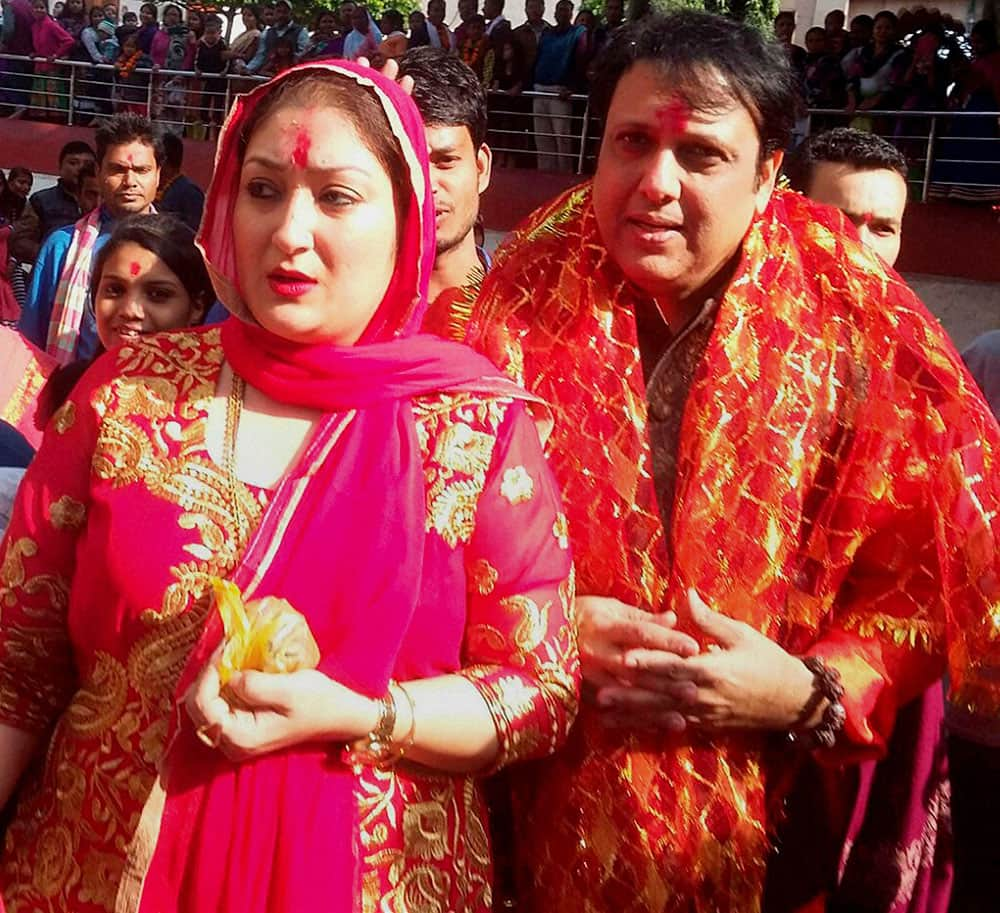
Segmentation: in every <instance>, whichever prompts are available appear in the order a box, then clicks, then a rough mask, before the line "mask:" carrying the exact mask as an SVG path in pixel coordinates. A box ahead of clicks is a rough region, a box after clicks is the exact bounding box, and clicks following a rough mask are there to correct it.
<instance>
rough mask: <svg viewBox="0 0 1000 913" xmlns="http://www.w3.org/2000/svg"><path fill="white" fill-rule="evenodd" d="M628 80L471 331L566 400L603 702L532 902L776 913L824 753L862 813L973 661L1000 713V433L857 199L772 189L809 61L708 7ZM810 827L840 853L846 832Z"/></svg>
mask: <svg viewBox="0 0 1000 913" xmlns="http://www.w3.org/2000/svg"><path fill="white" fill-rule="evenodd" d="M598 70H599V72H598V74H597V77H596V80H595V89H594V94H593V96H592V104H593V105H594V106H595V108H596V109H597V111H598V112H599V113H600V115H601V116H602V119H603V123H604V127H605V130H604V140H603V145H602V149H601V155H600V160H599V164H598V169H597V173H596V175H595V177H594V180H593V182H592V183H590V184H586V185H583V186H581V187H578V188H576V189H574V190H571V191H569V192H568V193H566V194H564V195H563V196H562V197H560V198H559V199H557V200H556V201H555V202H553V203H552V204H550V205H548V206H546V207H545V208H543V209H542V210H540V211H539V212H537V213H535V214H534V215H533V216H532V217H531V218H530V219H529V220H528V222H527V224H525V225H524V226H522V227H521V228H520V230H519V231H518V232H517V233H516V235H515V236H514V238H513V239H512V240H511V241H510V243H509V244H508V245H506V247H505V248H503V249H501V251H500V252H499V253H498V256H497V259H496V262H495V267H494V271H493V272H491V273H490V275H489V276H488V277H487V279H486V281H485V283H484V286H483V290H482V294H481V297H480V299H479V301H478V303H477V305H476V307H475V309H474V311H473V313H472V315H471V317H470V318H469V321H468V324H467V334H466V336H467V339H468V341H470V342H471V343H472V344H473V345H475V346H477V347H479V348H480V349H482V350H483V351H485V352H487V353H488V354H490V355H491V356H492V357H493V358H494V359H495V360H496V361H497V362H499V363H500V364H501V365H503V366H504V367H505V368H506V369H507V370H508V371H509V373H510V374H511V375H513V376H515V377H518V378H520V379H523V381H524V382H525V384H526V385H527V387H528V389H529V390H530V391H531V392H533V393H535V394H537V395H538V396H540V397H542V398H544V399H545V400H547V401H548V402H549V403H550V404H551V405H552V407H553V410H554V413H555V418H556V430H555V433H554V435H553V437H552V438H551V439H550V446H549V450H550V456H551V462H552V465H553V468H554V470H555V472H556V475H557V477H558V479H559V481H560V483H561V485H562V488H563V494H564V498H565V501H566V505H567V514H568V517H569V524H568V531H566V534H567V535H568V538H569V539H570V540H571V542H572V545H573V549H574V553H575V558H576V561H577V591H578V592H579V593H581V594H583V595H582V596H581V597H580V599H579V601H578V616H579V633H580V648H581V656H582V660H583V664H584V674H585V677H586V680H587V683H588V686H589V692H590V698H591V701H590V706H589V708H588V709H587V710H586V711H585V712H583V713H582V714H581V717H580V722H579V724H578V726H577V727H576V730H575V733H574V735H573V736H571V739H570V744H569V746H568V748H567V749H566V750H564V751H563V752H562V753H561V755H559V756H557V757H556V758H554V759H552V760H551V761H547V762H546V763H545V765H542V766H539V767H537V768H536V769H535V770H534V771H533V776H532V778H531V779H530V781H529V780H528V779H527V778H523V779H522V781H521V782H519V783H518V784H516V787H517V788H516V790H515V794H516V799H517V802H518V803H519V806H520V811H521V818H520V820H523V821H525V822H530V824H526V825H525V826H523V827H521V828H519V829H518V830H519V833H518V838H519V841H520V843H519V845H518V846H517V848H516V849H517V856H518V861H519V892H520V898H519V900H520V906H519V909H522V910H528V911H531V913H536V911H537V913H540V911H545V913H756V911H760V910H762V909H765V904H766V903H767V907H766V908H767V909H768V910H773V909H779V908H780V907H779V905H778V904H773V905H772V904H770V902H769V901H765V897H764V882H765V872H766V868H767V865H768V859H769V856H770V854H771V853H772V849H773V844H774V835H775V832H776V830H777V828H778V826H779V824H780V823H781V817H782V816H781V802H780V800H781V797H782V795H783V790H784V788H785V785H786V784H787V783H788V781H789V780H790V779H791V778H792V777H793V775H794V774H795V772H796V769H797V767H798V765H799V763H800V761H801V760H802V759H804V758H805V757H807V756H808V754H809V753H810V752H813V753H814V754H815V755H816V756H817V758H818V759H819V760H822V761H823V762H825V763H826V765H827V766H828V768H829V769H830V770H831V772H832V774H833V776H832V777H831V782H830V784H829V785H830V789H831V797H832V798H833V799H834V800H838V796H840V793H839V792H838V790H840V789H841V788H842V787H844V786H845V784H846V782H847V780H848V779H849V778H848V777H847V776H846V772H847V768H846V766H845V765H848V764H851V763H853V762H857V761H858V760H861V759H864V758H868V757H877V756H879V754H880V753H881V752H882V751H883V750H884V747H885V744H886V739H887V738H888V736H889V734H890V731H891V729H892V725H893V720H894V717H895V713H896V709H897V707H898V706H899V705H900V704H902V703H904V702H906V701H907V700H910V699H911V698H913V697H914V696H916V695H917V694H919V693H920V692H921V690H922V689H925V688H926V687H928V686H929V684H930V683H931V682H932V681H934V680H935V679H936V678H938V677H939V676H940V675H941V674H942V671H944V670H945V669H946V668H948V669H949V671H950V674H951V681H952V688H953V699H954V700H957V701H959V702H961V703H962V704H963V705H966V706H970V707H977V708H979V709H981V710H982V711H984V712H987V713H996V712H997V710H998V707H1000V693H998V685H997V682H1000V674H998V673H1000V658H998V646H1000V583H998V577H997V548H996V537H997V532H998V520H997V514H998V504H1000V496H998V484H1000V483H998V478H1000V476H998V472H997V465H996V461H997V454H998V453H1000V430H998V428H997V425H996V422H995V421H994V419H993V418H992V416H991V415H990V414H989V412H988V410H987V408H986V406H985V404H984V403H983V401H982V399H981V397H980V395H979V393H978V392H977V391H976V389H975V386H974V384H973V382H972V380H971V379H970V378H969V376H968V374H967V373H966V371H965V370H964V368H963V367H962V365H961V363H960V361H959V360H958V358H957V356H956V354H955V352H954V350H953V348H952V346H951V345H950V343H949V342H948V341H947V339H946V337H945V336H944V334H943V332H942V331H941V329H940V327H939V326H938V325H937V324H936V323H935V322H934V321H933V319H932V318H931V317H930V316H929V315H928V313H927V312H926V310H925V309H924V307H923V306H922V305H921V304H920V302H919V301H918V300H917V299H916V297H915V296H914V295H913V293H912V292H911V291H910V290H909V289H908V288H907V287H906V285H905V284H904V283H903V282H902V281H901V280H900V279H899V277H898V276H897V275H896V274H895V273H893V272H892V271H891V270H890V269H889V268H888V267H886V266H885V264H884V263H883V262H882V261H881V260H879V258H878V257H877V256H875V255H874V254H872V253H870V252H868V251H866V250H865V248H864V247H863V246H862V245H861V243H860V242H859V239H858V236H857V233H856V232H855V230H854V229H853V228H852V227H851V226H850V225H849V224H848V222H847V221H846V220H845V219H844V217H843V216H842V215H841V214H840V213H838V212H836V211H835V210H833V209H829V208H826V207H822V206H819V205H817V204H815V203H812V202H810V201H808V200H806V199H805V198H804V197H801V196H799V195H798V194H795V193H791V192H785V191H777V190H775V189H774V184H775V178H776V176H777V172H778V168H779V166H780V164H781V160H782V150H783V149H784V148H785V146H786V143H787V140H788V136H789V132H790V128H791V125H792V119H793V116H794V112H795V110H796V102H795V88H794V85H793V83H792V81H791V79H790V74H789V70H788V66H787V63H786V62H785V61H784V59H783V52H782V51H781V49H780V47H777V46H770V45H768V44H767V43H766V42H765V41H764V40H763V39H762V38H761V36H759V35H758V34H757V33H756V32H754V31H753V30H752V29H750V28H747V27H745V26H743V25H740V24H737V23H733V22H729V21H727V20H724V19H721V18H717V17H714V16H711V15H708V14H704V13H697V12H693V11H681V12H677V13H674V14H671V15H670V16H666V17H655V16H654V17H650V18H648V19H646V20H643V21H642V22H641V23H637V24H635V25H633V26H631V27H629V28H628V29H625V30H623V31H621V32H619V33H618V34H617V35H616V36H615V37H614V39H613V40H612V42H611V45H610V46H609V48H608V50H607V51H606V53H605V55H604V57H603V58H602V61H601V62H600V64H599V66H598ZM832 808H833V810H834V812H835V811H838V810H839V811H840V812H842V813H843V814H846V812H847V811H848V810H849V809H850V808H851V798H850V796H849V795H847V796H843V797H842V801H840V800H838V801H834V802H833V803H832ZM807 826H809V827H811V828H813V829H814V830H827V831H829V834H830V840H829V843H830V844H831V845H832V846H834V847H836V846H837V841H838V839H841V840H842V836H843V833H844V831H845V829H846V822H844V821H843V820H840V819H839V818H838V817H837V816H836V815H835V814H834V813H833V812H831V815H830V816H828V818H826V819H822V820H814V821H812V822H808V823H807ZM828 862H829V860H826V859H822V860H821V859H816V860H815V861H814V862H813V864H812V867H813V868H816V867H818V866H821V865H823V864H824V863H828ZM814 874H815V873H814V872H810V873H809V875H814ZM836 877H837V872H836V864H835V862H834V863H833V864H830V865H829V877H828V885H824V884H823V883H822V881H823V879H822V878H820V879H816V881H818V882H820V883H819V884H817V885H814V886H811V887H809V889H808V890H804V891H802V892H799V893H798V894H797V895H796V894H795V892H788V893H789V895H790V896H789V897H786V898H785V899H784V900H783V904H784V906H783V908H784V909H800V910H801V909H809V908H810V907H811V909H814V910H818V909H823V892H824V890H825V889H826V887H827V886H829V885H833V884H834V883H835V880H836Z"/></svg>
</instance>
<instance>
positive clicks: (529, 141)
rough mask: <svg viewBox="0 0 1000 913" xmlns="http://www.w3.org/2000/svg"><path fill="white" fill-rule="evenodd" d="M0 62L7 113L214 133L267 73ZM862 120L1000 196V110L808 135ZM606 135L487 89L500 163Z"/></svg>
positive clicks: (540, 161)
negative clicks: (125, 119)
mask: <svg viewBox="0 0 1000 913" xmlns="http://www.w3.org/2000/svg"><path fill="white" fill-rule="evenodd" d="M0 66H3V67H8V68H11V67H13V68H20V69H22V70H24V71H25V72H11V71H10V70H9V69H8V71H7V72H3V73H0V110H2V107H3V106H4V105H6V107H7V109H8V111H10V110H11V109H13V110H20V109H23V111H22V112H21V113H22V114H28V115H30V116H41V117H45V118H49V119H51V118H56V119H59V120H61V121H63V122H64V123H68V124H79V123H91V122H94V121H99V120H100V118H101V117H104V116H107V115H110V114H111V113H112V112H113V111H116V110H122V109H126V108H128V109H132V110H137V111H140V112H142V113H144V114H147V115H148V116H149V117H151V118H152V119H154V120H155V121H156V122H157V123H160V124H163V125H165V126H167V127H169V128H171V129H174V130H175V131H177V132H183V133H185V134H187V135H188V136H190V137H192V138H199V139H205V138H211V137H212V133H213V132H214V130H215V129H216V128H217V127H218V125H219V124H221V122H222V119H223V118H224V116H225V114H226V112H228V110H229V108H230V106H231V105H232V103H233V100H234V99H235V98H236V96H238V95H240V94H242V93H244V92H247V91H249V90H250V88H252V87H253V86H254V85H255V84H257V83H259V82H262V81H265V80H266V78H267V77H260V76H247V75H234V74H225V73H219V74H215V73H195V72H192V71H189V70H166V69H158V68H155V67H154V68H151V69H149V68H143V69H135V70H133V71H131V73H129V74H127V75H126V74H123V73H122V72H121V70H120V69H119V68H118V67H116V66H115V65H113V64H92V63H88V62H86V61H78V60H58V61H55V62H54V63H53V64H49V62H48V61H44V60H38V59H33V58H30V57H22V56H15V55H10V54H0ZM39 69H41V70H42V72H38V70H39ZM858 118H864V119H866V120H868V121H870V123H869V124H868V126H869V127H870V128H871V129H873V130H874V131H875V132H878V133H879V134H881V135H883V136H885V137H886V138H887V139H889V140H890V141H892V142H893V143H894V144H895V145H896V146H897V147H898V148H899V149H900V150H901V151H902V152H903V154H904V155H905V156H906V158H907V161H908V163H909V166H910V173H909V179H908V180H909V183H910V184H911V186H912V187H913V188H914V191H915V192H914V196H915V197H916V198H917V199H919V200H921V201H923V200H926V199H927V198H928V197H929V196H932V195H934V193H935V191H939V192H951V193H955V192H956V191H957V190H962V189H964V191H965V192H967V194H968V195H970V196H975V195H976V194H981V195H982V194H992V193H996V194H997V195H1000V130H998V118H1000V112H979V111H864V112H857V111H856V112H853V113H850V112H847V111H843V110H838V109H830V108H816V109H812V110H810V111H809V114H808V118H807V119H806V121H805V133H809V132H811V131H812V130H813V129H820V128H822V129H825V128H827V127H832V126H837V125H844V124H848V123H851V122H853V121H855V120H856V119H858ZM600 138H601V125H600V122H599V120H598V119H597V118H596V117H595V116H594V114H593V112H592V110H591V106H590V100H589V98H588V97H587V96H586V95H571V96H568V97H563V96H559V95H554V94H552V93H547V92H520V93H518V94H513V95H512V94H510V93H508V92H497V91H492V92H490V93H489V121H488V139H489V142H490V146H491V147H492V149H493V152H494V154H495V155H496V156H497V158H498V161H499V163H500V164H501V165H513V166H517V167H528V168H538V169H539V170H542V171H562V172H567V173H570V172H572V173H577V174H584V173H588V172H590V171H592V170H593V167H594V165H595V163H596V161H597V153H598V149H599V146H600ZM980 150H982V151H981V152H980ZM942 188H943V190H942Z"/></svg>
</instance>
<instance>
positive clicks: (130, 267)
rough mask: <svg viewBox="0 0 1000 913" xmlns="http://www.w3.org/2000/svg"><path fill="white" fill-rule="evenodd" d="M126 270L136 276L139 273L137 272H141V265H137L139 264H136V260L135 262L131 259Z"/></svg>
mask: <svg viewBox="0 0 1000 913" xmlns="http://www.w3.org/2000/svg"><path fill="white" fill-rule="evenodd" d="M128 271H129V272H130V273H131V274H132V275H133V276H138V275H139V273H141V272H142V267H141V266H139V264H138V263H136V262H135V260H133V261H132V262H131V263H130V264H129V265H128Z"/></svg>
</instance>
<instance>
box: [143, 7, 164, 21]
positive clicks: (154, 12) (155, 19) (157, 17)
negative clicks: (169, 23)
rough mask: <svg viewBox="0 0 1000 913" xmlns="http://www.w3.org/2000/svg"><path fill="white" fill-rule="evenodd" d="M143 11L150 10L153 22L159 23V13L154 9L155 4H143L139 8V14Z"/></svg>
mask: <svg viewBox="0 0 1000 913" xmlns="http://www.w3.org/2000/svg"><path fill="white" fill-rule="evenodd" d="M143 10H152V11H153V22H159V21H160V11H159V10H158V9H157V8H156V4H155V3H143V4H142V6H140V7H139V12H140V13H141V12H142V11H143Z"/></svg>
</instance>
